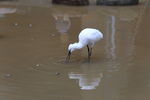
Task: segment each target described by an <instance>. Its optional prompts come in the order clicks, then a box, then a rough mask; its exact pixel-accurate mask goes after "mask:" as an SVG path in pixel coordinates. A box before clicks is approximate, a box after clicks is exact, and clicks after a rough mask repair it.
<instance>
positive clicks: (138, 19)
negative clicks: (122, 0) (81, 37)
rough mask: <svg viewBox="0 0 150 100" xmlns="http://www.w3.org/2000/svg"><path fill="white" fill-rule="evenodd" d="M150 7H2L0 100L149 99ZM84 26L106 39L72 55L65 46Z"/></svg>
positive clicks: (75, 38)
mask: <svg viewBox="0 0 150 100" xmlns="http://www.w3.org/2000/svg"><path fill="white" fill-rule="evenodd" d="M149 18H150V8H149V4H147V3H142V4H140V5H138V6H129V7H127V6H124V7H106V6H104V7H99V6H94V5H93V6H90V7H88V6H87V7H71V6H60V5H59V6H56V5H49V6H46V7H44V6H43V5H42V6H39V5H38V6H35V5H33V6H32V5H22V4H17V5H15V4H14V3H13V4H11V3H2V4H0V99H1V100H100V99H101V100H141V99H143V100H149V99H150V95H149V93H150V61H149V59H150V54H149V51H150V45H149V37H150V34H149V32H150V31H149V27H150V23H149ZM86 27H93V28H97V29H100V30H101V31H102V32H103V33H104V39H103V40H101V41H100V42H99V43H97V44H96V45H95V47H94V49H93V54H92V60H91V63H88V61H87V49H86V48H84V49H82V50H79V51H76V52H74V53H73V54H72V56H71V61H70V63H64V60H65V57H66V54H67V46H68V44H69V43H71V42H75V41H76V40H77V35H78V33H79V32H80V31H81V30H82V29H83V28H86Z"/></svg>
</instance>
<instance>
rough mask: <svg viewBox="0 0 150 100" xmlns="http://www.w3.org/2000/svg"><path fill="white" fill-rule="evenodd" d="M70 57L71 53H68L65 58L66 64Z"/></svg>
mask: <svg viewBox="0 0 150 100" xmlns="http://www.w3.org/2000/svg"><path fill="white" fill-rule="evenodd" d="M70 55H71V51H69V52H68V55H67V57H66V62H68V61H69V60H70Z"/></svg>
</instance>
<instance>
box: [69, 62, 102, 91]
mask: <svg viewBox="0 0 150 100" xmlns="http://www.w3.org/2000/svg"><path fill="white" fill-rule="evenodd" d="M81 67H82V68H81V71H80V72H76V71H71V72H70V73H69V74H68V75H69V78H70V79H76V80H79V87H80V89H81V90H94V89H96V88H97V87H98V86H99V84H100V82H101V80H102V78H103V73H102V72H99V71H97V70H96V68H95V67H93V66H88V65H84V64H83V65H81Z"/></svg>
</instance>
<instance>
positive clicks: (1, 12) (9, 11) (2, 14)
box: [0, 8, 17, 17]
mask: <svg viewBox="0 0 150 100" xmlns="http://www.w3.org/2000/svg"><path fill="white" fill-rule="evenodd" d="M16 11H17V9H15V8H0V17H5V15H6V14H12V13H15V12H16Z"/></svg>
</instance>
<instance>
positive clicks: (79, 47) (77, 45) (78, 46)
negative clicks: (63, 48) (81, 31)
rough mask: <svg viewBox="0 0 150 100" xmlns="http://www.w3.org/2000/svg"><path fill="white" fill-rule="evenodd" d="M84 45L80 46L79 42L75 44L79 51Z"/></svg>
mask: <svg viewBox="0 0 150 100" xmlns="http://www.w3.org/2000/svg"><path fill="white" fill-rule="evenodd" d="M84 46H85V45H83V44H81V43H80V42H78V43H76V49H81V48H83V47H84Z"/></svg>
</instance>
